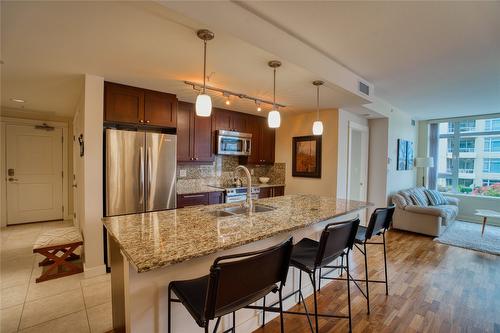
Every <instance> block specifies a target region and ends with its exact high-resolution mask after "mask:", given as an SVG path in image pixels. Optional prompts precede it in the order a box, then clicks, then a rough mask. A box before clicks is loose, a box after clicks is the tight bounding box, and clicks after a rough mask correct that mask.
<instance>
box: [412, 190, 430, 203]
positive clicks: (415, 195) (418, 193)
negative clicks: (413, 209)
mask: <svg viewBox="0 0 500 333" xmlns="http://www.w3.org/2000/svg"><path fill="white" fill-rule="evenodd" d="M408 192H409V193H410V198H411V201H412V202H413V204H415V205H417V206H420V207H425V206H428V205H429V201H428V200H427V196H426V195H425V192H424V188H423V187H416V188H412V189H410V190H408Z"/></svg>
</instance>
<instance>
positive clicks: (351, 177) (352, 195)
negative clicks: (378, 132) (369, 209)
mask: <svg viewBox="0 0 500 333" xmlns="http://www.w3.org/2000/svg"><path fill="white" fill-rule="evenodd" d="M348 133H349V137H348V142H349V144H348V154H347V156H348V161H347V199H349V200H357V201H367V200H368V152H369V150H368V149H369V129H368V127H367V126H363V125H360V124H358V123H355V122H352V121H349V132H348ZM363 212H364V213H361V214H360V219H361V223H362V224H365V222H366V210H363Z"/></svg>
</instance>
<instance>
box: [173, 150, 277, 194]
mask: <svg viewBox="0 0 500 333" xmlns="http://www.w3.org/2000/svg"><path fill="white" fill-rule="evenodd" d="M238 161H239V159H238V157H237V156H223V155H217V156H216V157H215V161H214V162H213V163H212V164H205V165H189V164H185V165H179V166H178V167H177V185H178V186H184V185H186V186H195V185H214V186H221V187H226V186H230V185H231V184H232V182H233V178H234V177H235V176H236V177H239V178H240V179H241V180H242V182H243V184H245V183H246V178H245V176H244V174H243V173H241V172H238V173H236V174H235V173H234V169H235V168H236V167H237V166H238V164H239V162H238ZM247 167H248V169H249V170H250V171H252V169H253V173H254V174H253V176H252V183H254V184H257V183H259V177H269V178H270V179H269V184H280V185H281V184H285V167H286V165H285V163H275V164H273V165H248V166H247ZM181 170H185V171H186V176H185V177H181V176H180V174H181Z"/></svg>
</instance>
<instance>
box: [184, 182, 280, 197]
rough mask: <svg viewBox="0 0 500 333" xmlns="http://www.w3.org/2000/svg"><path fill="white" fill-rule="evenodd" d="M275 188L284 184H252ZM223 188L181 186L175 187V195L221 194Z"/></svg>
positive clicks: (197, 185) (213, 186)
mask: <svg viewBox="0 0 500 333" xmlns="http://www.w3.org/2000/svg"><path fill="white" fill-rule="evenodd" d="M254 186H255V187H276V186H285V184H262V183H257V184H252V187H254ZM224 189H225V188H224V187H222V186H220V187H219V186H215V185H200V184H193V185H182V186H177V194H196V193H208V192H221V191H224Z"/></svg>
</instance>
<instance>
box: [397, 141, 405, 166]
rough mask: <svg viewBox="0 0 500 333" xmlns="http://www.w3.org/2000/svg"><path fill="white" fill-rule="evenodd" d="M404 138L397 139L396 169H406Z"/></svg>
mask: <svg viewBox="0 0 500 333" xmlns="http://www.w3.org/2000/svg"><path fill="white" fill-rule="evenodd" d="M406 148H407V145H406V140H403V139H398V164H397V168H396V170H406Z"/></svg>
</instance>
